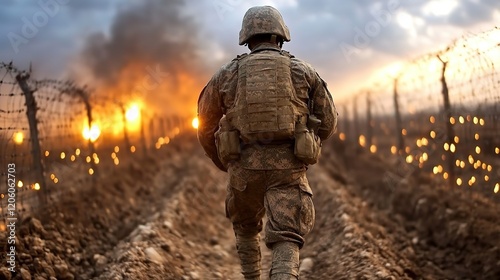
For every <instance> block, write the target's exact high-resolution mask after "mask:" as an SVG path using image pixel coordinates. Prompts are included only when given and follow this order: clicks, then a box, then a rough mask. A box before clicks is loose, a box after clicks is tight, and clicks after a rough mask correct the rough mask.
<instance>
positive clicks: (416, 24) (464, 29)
mask: <svg viewBox="0 0 500 280" xmlns="http://www.w3.org/2000/svg"><path fill="white" fill-rule="evenodd" d="M57 1H59V2H57ZM57 1H56V0H41V1H20V0H6V1H3V2H2V8H1V9H0V37H1V40H0V61H4V62H9V61H12V60H13V61H14V64H15V65H16V66H18V67H19V68H22V69H27V68H28V66H29V63H30V62H32V63H33V68H34V71H35V76H37V77H40V78H42V77H48V78H65V77H67V76H68V75H72V76H73V77H77V79H79V80H81V82H83V83H88V82H89V80H91V78H90V76H88V75H87V74H85V73H84V72H85V71H83V70H81V69H82V68H85V67H82V65H80V64H85V61H86V60H87V59H83V62H82V53H85V50H88V49H89V47H88V46H89V38H90V37H96V36H97V37H99V36H100V39H99V40H100V42H109V41H113V39H110V38H113V37H117V35H116V34H126V33H123V32H121V33H120V32H118V31H117V30H118V29H120V28H123V29H125V30H136V29H138V30H139V31H138V33H137V34H139V35H138V37H140V38H135V37H134V38H135V40H138V41H144V40H147V41H148V45H149V46H154V45H155V44H156V43H155V42H156V41H157V40H158V41H160V40H163V41H165V40H167V41H168V42H170V43H172V44H174V43H175V45H176V46H182V45H183V44H184V41H183V40H189V41H190V42H189V43H188V44H186V45H187V46H188V47H189V48H194V50H193V52H192V53H188V54H186V55H187V56H192V57H191V58H187V60H181V62H180V63H185V61H189V65H187V66H183V67H189V68H199V69H202V70H200V73H202V74H199V77H200V78H201V79H202V82H203V83H205V82H206V80H208V79H209V77H210V76H211V74H212V73H213V72H214V71H215V70H216V69H217V68H219V67H220V66H221V65H223V64H224V63H225V62H227V61H228V60H230V59H231V58H233V57H234V56H236V55H237V54H240V53H243V52H247V49H246V47H243V46H238V32H239V29H240V26H241V19H242V17H243V15H244V13H245V12H246V10H247V9H248V8H249V7H251V6H254V5H272V6H274V7H276V8H278V9H279V10H280V11H281V13H282V14H283V17H284V19H285V21H286V24H287V25H288V26H289V28H290V32H291V38H292V40H291V42H289V43H286V44H285V46H284V48H285V49H287V50H289V51H290V52H292V53H293V54H294V55H296V56H297V57H298V58H301V59H303V60H306V61H308V62H309V63H311V64H312V65H313V66H314V67H315V68H316V69H317V71H318V72H319V73H320V75H321V76H322V77H323V78H324V79H325V80H326V81H327V82H328V84H329V87H330V90H331V92H332V94H333V95H334V96H345V95H348V94H350V93H351V92H353V91H354V90H356V89H357V88H358V87H359V86H360V85H362V84H363V83H364V82H365V81H367V80H368V79H369V77H370V76H372V75H373V73H374V72H375V71H377V70H378V69H381V68H384V67H387V66H388V65H391V64H393V63H395V62H398V61H404V60H409V59H412V58H414V57H417V56H419V55H422V54H425V53H426V52H429V51H435V50H439V49H440V48H443V47H445V46H446V45H448V44H449V43H451V42H452V41H453V40H454V39H456V38H459V37H460V36H462V35H467V34H472V33H477V32H480V31H483V30H487V29H491V28H493V27H494V26H495V23H497V24H498V23H500V9H499V8H500V1H498V0H482V1H479V0H431V1H423V0H407V1H403V0H401V1H399V0H385V1H372V0H353V1H345V0H314V1H311V0H308V1H298V0H275V1H242V0H202V1H200V0H198V1H194V0H192V1H184V4H182V3H180V4H177V2H183V1H177V0H171V1H163V3H162V1H139V0H136V1H134V0H127V1H118V0H112V1H101V0H86V1H77V0H57ZM143 2H147V3H154V5H151V7H158V6H159V5H163V4H165V6H168V7H166V8H165V9H158V8H152V9H149V10H148V9H144V6H147V5H149V4H144V3H143ZM167 2H168V3H167ZM174 2H175V3H174ZM59 3H61V4H59ZM141 7H142V8H141ZM151 7H150V8H151ZM131 10H133V11H136V13H138V14H140V15H141V13H142V15H141V17H139V19H136V20H132V21H129V20H128V19H127V18H126V17H122V19H123V18H125V20H121V21H120V20H119V19H120V15H122V14H124V13H129V14H130V13H131V12H130V11H131ZM147 11H149V12H147ZM148 13H151V15H150V14H148ZM172 18H176V20H175V21H171V19H172ZM184 22H185V25H184ZM143 23H144V24H143ZM151 23H152V24H154V25H155V26H156V27H155V28H153V29H149V28H148V24H151ZM120 24H122V25H126V26H120ZM141 24H142V25H141ZM28 25H32V26H31V27H33V26H34V27H35V28H34V29H36V30H35V31H34V32H33V29H32V28H31V29H30V27H26V26H28ZM150 30H152V31H151V32H149V31H150ZM113 34H114V35H113ZM131 34H134V33H131ZM117 42H127V41H124V40H121V41H120V40H118V41H117ZM110 45H111V46H112V47H108V52H113V50H114V49H113V48H116V49H119V48H124V49H123V50H120V52H122V53H123V56H127V54H128V53H129V49H127V47H128V46H125V45H126V43H121V44H110ZM167 46H168V45H167ZM94 47H95V46H94ZM110 48H111V49H110ZM167 48H168V47H167ZM139 51H140V50H139ZM135 52H137V50H136V49H134V51H132V52H130V53H131V54H132V55H135ZM158 52H161V50H158ZM165 52H167V53H168V50H165ZM176 53H177V52H176V51H174V52H171V53H170V54H168V55H165V56H160V57H158V58H157V60H160V59H161V60H166V61H169V60H170V59H172V60H175V59H178V57H177V56H178V55H177V54H176ZM84 57H85V56H84ZM94 57H95V56H94ZM176 61H177V60H176ZM103 63H106V62H103ZM120 65H121V64H118V66H116V67H114V68H109V70H108V71H116V69H117V67H120ZM162 65H168V63H166V64H165V62H163V63H162ZM94 67H95V66H94ZM106 69H107V68H106ZM95 73H97V72H96V71H94V74H95ZM200 90H201V88H200ZM197 94H198V92H195V93H193V95H195V96H197Z"/></svg>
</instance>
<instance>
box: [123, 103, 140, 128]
mask: <svg viewBox="0 0 500 280" xmlns="http://www.w3.org/2000/svg"><path fill="white" fill-rule="evenodd" d="M125 118H126V119H127V121H128V122H131V123H133V122H137V121H138V120H140V119H141V109H140V108H139V104H137V103H132V104H131V105H130V106H129V107H128V109H127V111H126V112H125Z"/></svg>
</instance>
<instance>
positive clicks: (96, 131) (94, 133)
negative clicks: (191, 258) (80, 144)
mask: <svg viewBox="0 0 500 280" xmlns="http://www.w3.org/2000/svg"><path fill="white" fill-rule="evenodd" d="M82 135H83V139H85V140H90V142H95V141H96V140H97V139H99V136H101V129H100V128H99V126H98V125H97V124H95V123H94V124H92V127H90V129H89V127H88V126H84V128H83V131H82Z"/></svg>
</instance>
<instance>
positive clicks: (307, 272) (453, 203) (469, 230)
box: [0, 135, 500, 280]
mask: <svg viewBox="0 0 500 280" xmlns="http://www.w3.org/2000/svg"><path fill="white" fill-rule="evenodd" d="M124 162H125V163H124V164H120V166H119V167H116V168H115V167H109V168H108V169H106V171H105V172H104V174H102V175H101V179H100V180H99V181H98V183H97V184H96V185H94V186H92V185H90V186H85V187H80V188H71V189H70V190H71V191H68V194H67V195H64V196H63V197H62V198H61V201H60V202H58V203H56V204H54V205H51V206H50V207H47V209H45V211H40V212H39V213H37V214H35V215H32V216H30V217H23V220H22V221H20V223H19V226H20V228H19V230H18V232H17V239H18V240H17V241H18V242H17V243H18V247H17V254H18V256H17V257H18V264H17V272H16V273H15V274H11V273H10V272H8V271H7V270H6V268H5V267H4V266H3V265H2V268H1V269H0V279H103V280H104V279H117V280H118V279H242V277H241V276H240V274H239V264H238V263H239V261H238V258H237V256H236V252H235V249H234V235H233V232H232V230H231V225H230V224H229V222H228V221H227V220H226V218H225V216H224V198H225V188H226V178H227V177H226V174H225V173H222V172H219V171H218V170H217V169H216V168H215V167H214V166H213V165H212V164H211V162H210V161H209V160H208V159H207V158H205V156H204V155H203V152H202V150H201V149H200V148H199V146H198V145H197V143H196V139H195V138H194V137H193V136H192V135H191V136H184V137H181V138H178V139H176V141H173V142H172V143H171V145H169V146H167V147H165V148H164V149H163V148H162V150H161V151H155V152H154V153H152V154H151V155H150V156H148V157H144V158H139V157H134V158H131V159H129V160H127V161H124ZM308 177H309V181H310V184H311V186H312V188H313V191H314V202H315V205H316V224H315V227H314V230H313V232H312V233H311V234H310V235H309V236H308V237H307V243H306V245H305V247H304V249H303V250H302V251H301V259H302V264H301V279H486V280H487V279H500V224H499V223H498V213H499V210H500V207H499V206H498V203H495V202H493V201H491V200H489V199H487V198H485V197H483V196H481V195H477V194H474V193H470V192H463V191H458V190H456V189H448V188H447V187H445V186H444V185H443V184H442V182H440V181H438V180H435V179H434V178H431V177H429V176H427V175H426V174H420V173H419V172H418V170H417V171H415V170H406V169H403V170H402V169H401V166H399V165H398V163H397V161H394V160H391V159H389V160H387V159H385V160H383V159H380V158H377V157H376V156H375V155H372V154H368V153H365V152H363V151H359V150H354V149H351V148H349V147H347V148H346V147H344V146H342V145H339V143H337V144H336V145H334V141H332V142H329V143H327V145H325V147H324V154H323V157H322V159H321V164H319V165H317V166H313V167H311V168H310V169H309V171H308ZM0 235H1V236H0V248H2V250H3V251H5V250H6V246H7V244H6V242H5V241H6V240H7V239H6V236H5V235H6V233H5V232H2V233H0ZM262 250H263V254H264V257H263V266H264V268H265V271H264V272H263V275H264V279H266V278H267V270H268V269H269V262H270V252H269V250H267V249H266V248H265V247H264V246H263V248H262ZM0 261H1V262H2V264H3V263H5V254H2V255H1V256H0Z"/></svg>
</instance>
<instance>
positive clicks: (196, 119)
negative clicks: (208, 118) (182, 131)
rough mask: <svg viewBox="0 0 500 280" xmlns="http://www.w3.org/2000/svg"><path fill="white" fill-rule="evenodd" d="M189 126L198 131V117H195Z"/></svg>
mask: <svg viewBox="0 0 500 280" xmlns="http://www.w3.org/2000/svg"><path fill="white" fill-rule="evenodd" d="M191 125H192V126H193V128H194V129H198V126H199V125H200V120H198V117H195V118H194V119H193V121H192V122H191Z"/></svg>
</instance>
